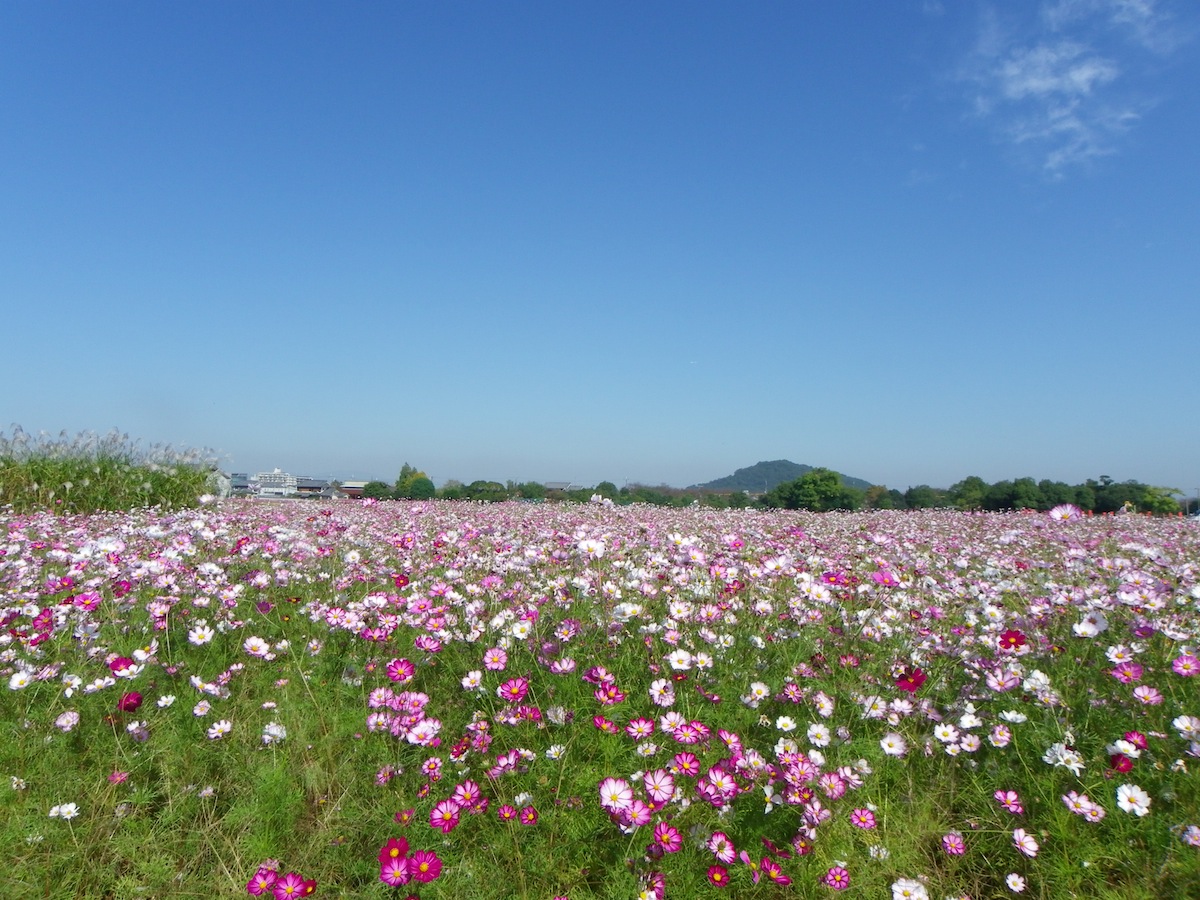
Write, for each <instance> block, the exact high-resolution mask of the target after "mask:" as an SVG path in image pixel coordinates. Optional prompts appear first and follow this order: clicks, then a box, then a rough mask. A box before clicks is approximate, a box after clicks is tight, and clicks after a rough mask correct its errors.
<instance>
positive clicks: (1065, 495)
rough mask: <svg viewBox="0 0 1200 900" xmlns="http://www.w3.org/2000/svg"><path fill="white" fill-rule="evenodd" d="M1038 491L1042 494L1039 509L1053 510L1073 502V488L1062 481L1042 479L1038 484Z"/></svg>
mask: <svg viewBox="0 0 1200 900" xmlns="http://www.w3.org/2000/svg"><path fill="white" fill-rule="evenodd" d="M1038 490H1039V491H1041V492H1042V505H1041V506H1040V507H1038V508H1039V509H1053V508H1054V507H1056V506H1059V505H1060V504H1063V503H1074V502H1075V488H1073V487H1071V485H1069V484H1067V483H1066V482H1063V481H1050V480H1049V479H1047V478H1043V479H1042V480H1041V481H1039V482H1038Z"/></svg>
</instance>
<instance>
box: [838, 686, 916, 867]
mask: <svg viewBox="0 0 1200 900" xmlns="http://www.w3.org/2000/svg"><path fill="white" fill-rule="evenodd" d="M924 683H925V673H924V672H922V671H921V670H920V669H918V668H916V667H913V668H906V669H905V670H904V671H903V672H901V673H900V677H899V678H897V679H896V687H898V688H900V690H902V691H908V692H909V693H910V694H913V693H916V691H917V690H918V689H919V688H920V687H921V685H923V684H924ZM835 868H836V866H835ZM843 871H845V870H843ZM838 890H841V888H838Z"/></svg>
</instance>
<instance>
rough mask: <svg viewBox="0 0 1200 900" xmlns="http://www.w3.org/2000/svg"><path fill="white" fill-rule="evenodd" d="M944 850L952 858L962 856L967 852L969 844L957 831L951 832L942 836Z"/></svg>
mask: <svg viewBox="0 0 1200 900" xmlns="http://www.w3.org/2000/svg"><path fill="white" fill-rule="evenodd" d="M942 849H943V850H945V851H946V852H947V853H948V854H950V855H951V856H962V855H963V854H964V853H966V852H967V844H966V842H965V841H964V840H963V836H962V835H961V834H959V833H958V832H957V831H951V832H950V833H949V834H946V835H943V836H942Z"/></svg>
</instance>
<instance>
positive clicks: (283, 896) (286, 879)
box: [274, 872, 304, 900]
mask: <svg viewBox="0 0 1200 900" xmlns="http://www.w3.org/2000/svg"><path fill="white" fill-rule="evenodd" d="M274 891H275V900H292V898H294V897H303V896H304V879H303V878H301V877H300V876H299V875H297V874H296V873H295V872H288V873H287V874H286V875H284V876H282V877H280V878H279V879H277V880H276V882H275V887H274Z"/></svg>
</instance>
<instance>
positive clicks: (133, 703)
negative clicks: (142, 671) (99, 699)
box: [117, 691, 142, 712]
mask: <svg viewBox="0 0 1200 900" xmlns="http://www.w3.org/2000/svg"><path fill="white" fill-rule="evenodd" d="M141 705H142V695H141V694H139V693H138V692H137V691H130V692H129V693H127V694H122V695H121V699H120V700H118V701H117V709H119V710H120V711H121V712H136V711H137V709H138V707H139V706H141Z"/></svg>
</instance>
